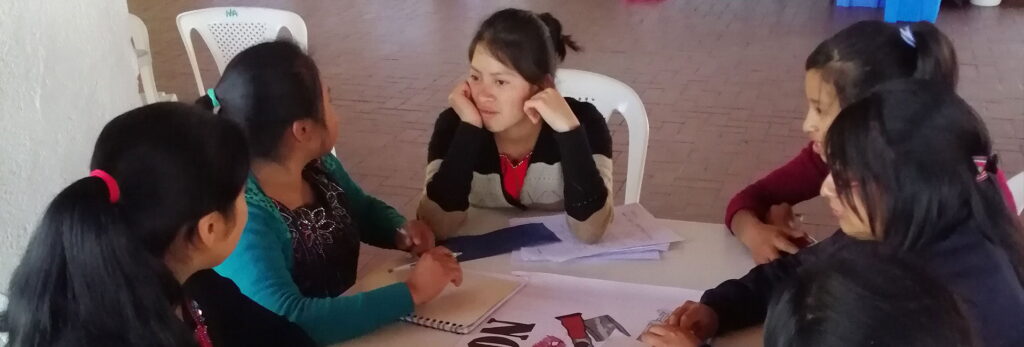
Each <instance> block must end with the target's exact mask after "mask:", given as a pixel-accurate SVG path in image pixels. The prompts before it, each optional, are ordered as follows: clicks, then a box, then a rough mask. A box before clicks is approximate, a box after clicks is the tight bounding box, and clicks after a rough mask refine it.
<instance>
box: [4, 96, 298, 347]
mask: <svg viewBox="0 0 1024 347" xmlns="http://www.w3.org/2000/svg"><path fill="white" fill-rule="evenodd" d="M248 156H249V152H248V148H247V145H246V140H245V136H244V135H243V133H242V131H241V130H240V129H239V128H238V127H237V126H236V125H234V124H232V123H231V122H230V121H228V120H225V119H221V118H217V117H215V116H214V115H213V114H210V113H209V112H206V111H203V110H201V109H199V108H197V107H194V106H189V105H185V104H179V103H157V104H152V105H148V106H144V107H140V108H138V109H135V110H132V111H129V112H127V113H125V114H123V115H121V116H119V117H117V118H115V119H114V120H112V121H110V123H108V124H107V125H106V127H104V128H103V131H102V132H101V133H100V136H99V139H98V140H97V141H96V147H95V149H94V151H93V156H92V164H91V169H92V170H93V171H92V174H91V175H89V176H87V177H85V178H82V179H79V180H77V181H75V182H73V183H71V185H69V186H68V187H67V188H64V190H63V191H61V192H60V193H59V194H57V196H56V197H55V198H54V199H53V201H52V202H51V203H50V205H49V207H48V208H47V209H46V212H45V213H44V215H43V218H42V221H41V222H40V224H39V226H38V228H37V229H36V231H35V233H34V234H33V236H32V238H31V240H30V242H29V244H28V248H27V250H26V252H25V255H24V257H23V258H22V260H21V263H20V264H19V265H18V268H17V270H16V271H15V273H14V276H13V277H12V279H11V284H10V304H9V308H8V312H7V313H6V316H7V317H6V320H7V322H6V323H7V325H8V326H7V328H9V330H10V346H12V347H22V346H25V347H29V346H97V347H99V346H158V347H178V346H199V347H212V346H217V347H220V346H311V345H312V340H310V339H309V337H307V336H306V335H305V334H304V333H303V332H302V330H301V329H299V328H298V327H297V326H295V325H293V324H291V323H289V322H288V321H287V320H285V319H284V318H283V317H281V316H278V315H275V314H273V313H272V312H270V311H268V310H266V309H264V308H262V307H260V306H259V305H258V304H256V303H255V302H253V301H251V300H249V299H248V298H247V297H245V296H244V295H242V294H241V292H239V290H238V288H237V287H235V285H234V284H233V283H232V282H231V281H229V280H227V279H225V278H223V277H220V276H219V275H217V274H216V273H215V272H213V270H210V268H212V267H214V266H216V265H218V264H220V263H221V262H222V261H223V260H224V259H225V258H227V256H228V255H229V254H231V252H232V250H233V249H234V248H235V244H236V243H237V242H238V239H239V237H240V236H241V234H242V227H243V226H244V225H245V223H246V206H245V201H244V199H243V198H242V186H243V183H244V182H245V177H246V173H247V172H248V169H249V161H248Z"/></svg>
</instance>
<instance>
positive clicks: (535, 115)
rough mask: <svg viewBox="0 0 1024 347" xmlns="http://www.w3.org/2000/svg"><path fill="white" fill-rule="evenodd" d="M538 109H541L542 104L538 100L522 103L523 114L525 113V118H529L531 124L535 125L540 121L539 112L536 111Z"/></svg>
mask: <svg viewBox="0 0 1024 347" xmlns="http://www.w3.org/2000/svg"><path fill="white" fill-rule="evenodd" d="M534 97H536V96H534ZM540 107H543V102H542V101H540V100H534V99H530V100H526V102H524V103H523V113H526V116H527V117H529V118H530V122H533V124H537V123H539V122H540V120H541V115H540V110H539V109H538V108H540Z"/></svg>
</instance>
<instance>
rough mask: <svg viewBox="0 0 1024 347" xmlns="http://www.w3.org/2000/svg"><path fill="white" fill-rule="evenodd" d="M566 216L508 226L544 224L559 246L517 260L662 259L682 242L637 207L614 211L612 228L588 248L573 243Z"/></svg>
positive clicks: (531, 250)
mask: <svg viewBox="0 0 1024 347" xmlns="http://www.w3.org/2000/svg"><path fill="white" fill-rule="evenodd" d="M567 218H568V217H567V216H566V215H565V214H564V213H562V214H557V215H553V216H544V217H530V218H514V219H510V220H509V224H511V225H522V224H528V223H544V225H545V226H547V227H548V229H551V231H553V232H554V233H555V235H557V236H558V238H559V239H561V240H562V241H561V242H557V243H552V244H547V245H543V246H537V247H524V248H522V249H520V250H519V252H518V253H517V257H519V259H520V260H524V261H552V262H564V261H567V260H573V259H595V258H599V259H630V260H645V259H647V260H652V259H661V253H662V252H664V251H667V250H668V247H669V244H670V243H672V242H676V241H682V240H683V238H682V237H680V236H679V235H677V234H676V233H675V232H673V231H672V229H669V228H668V227H666V226H664V225H663V224H662V223H661V222H660V221H658V219H657V218H654V216H653V215H651V213H650V212H647V210H646V209H644V207H643V206H640V204H630V205H624V206H619V207H616V208H615V216H614V219H613V221H612V224H611V225H609V226H608V230H607V231H605V234H604V237H602V238H601V241H599V242H598V243H596V244H592V245H588V244H585V243H583V242H580V241H579V240H577V239H576V236H574V235H573V234H572V231H570V230H569V222H568V220H567Z"/></svg>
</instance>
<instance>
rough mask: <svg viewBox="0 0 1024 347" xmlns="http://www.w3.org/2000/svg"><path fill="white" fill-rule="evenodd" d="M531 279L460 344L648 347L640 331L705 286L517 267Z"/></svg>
mask: <svg viewBox="0 0 1024 347" xmlns="http://www.w3.org/2000/svg"><path fill="white" fill-rule="evenodd" d="M514 274H515V275H518V276H524V277H527V278H529V282H528V283H527V285H526V286H525V287H523V288H522V289H521V290H520V291H519V292H518V293H516V294H515V296H513V297H512V298H511V299H509V300H508V301H507V302H505V304H504V305H502V306H501V307H500V308H498V310H497V311H495V312H494V314H493V315H491V317H490V318H488V319H486V320H485V321H484V324H482V325H481V326H480V327H478V328H477V329H476V330H475V331H473V332H472V333H470V334H468V335H466V336H465V337H464V338H463V339H461V340H460V341H459V344H458V346H460V347H500V346H508V347H614V346H643V344H642V343H640V342H639V341H638V339H639V337H640V335H641V334H642V333H644V332H645V331H646V330H647V328H648V327H649V326H650V325H651V324H653V323H656V322H661V321H664V320H665V319H666V318H667V317H668V315H669V314H671V312H672V310H674V309H675V308H676V307H678V306H679V305H681V304H682V303H683V302H685V301H686V300H694V301H697V300H699V299H700V295H701V294H702V292H701V291H696V290H690V289H682V288H671V287H660V286H651V285H642V284H633V283H624V282H614V281H605V280H595V279H587V278H579V277H571V276H563V275H554V274H546V273H536V272H516V273H514ZM666 276H668V274H666Z"/></svg>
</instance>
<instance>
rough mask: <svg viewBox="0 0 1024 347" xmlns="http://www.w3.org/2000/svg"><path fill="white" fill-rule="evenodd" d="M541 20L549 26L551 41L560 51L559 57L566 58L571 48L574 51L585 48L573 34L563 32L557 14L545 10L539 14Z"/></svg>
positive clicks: (556, 49)
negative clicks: (575, 39) (577, 41)
mask: <svg viewBox="0 0 1024 347" xmlns="http://www.w3.org/2000/svg"><path fill="white" fill-rule="evenodd" d="M537 17H538V18H540V21H541V22H543V23H544V25H545V26H547V27H548V33H549V34H550V35H551V43H552V44H553V46H554V47H555V53H558V59H559V60H560V61H561V60H565V55H566V53H568V50H569V49H571V50H572V51H573V52H579V51H582V50H583V48H582V47H580V45H579V44H577V43H576V41H574V40H573V39H572V36H571V35H563V34H562V22H560V21H558V19H557V18H555V16H553V15H551V13H548V12H544V13H541V14H538V15H537Z"/></svg>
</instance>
